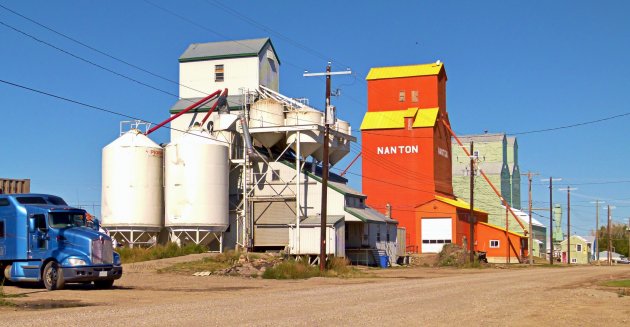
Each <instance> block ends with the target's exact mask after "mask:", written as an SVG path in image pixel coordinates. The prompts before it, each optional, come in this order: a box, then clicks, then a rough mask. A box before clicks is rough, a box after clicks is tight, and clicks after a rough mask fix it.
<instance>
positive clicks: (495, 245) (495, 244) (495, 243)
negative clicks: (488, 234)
mask: <svg viewBox="0 0 630 327" xmlns="http://www.w3.org/2000/svg"><path fill="white" fill-rule="evenodd" d="M500 245H501V242H499V240H490V248H492V249H496V248H498V247H499V246H500Z"/></svg>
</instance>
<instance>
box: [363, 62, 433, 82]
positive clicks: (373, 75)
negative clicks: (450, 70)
mask: <svg viewBox="0 0 630 327" xmlns="http://www.w3.org/2000/svg"><path fill="white" fill-rule="evenodd" d="M443 67H444V64H443V63H435V62H434V63H430V64H421V65H409V66H389V67H374V68H372V69H370V72H369V73H368V75H367V77H366V78H365V79H366V80H368V81H371V80H375V79H386V78H398V77H412V76H431V75H437V74H439V73H440V71H441V70H442V68H443Z"/></svg>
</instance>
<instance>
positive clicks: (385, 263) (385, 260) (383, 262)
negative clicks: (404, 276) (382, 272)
mask: <svg viewBox="0 0 630 327" xmlns="http://www.w3.org/2000/svg"><path fill="white" fill-rule="evenodd" d="M378 266H379V267H381V268H387V267H389V256H386V255H381V256H379V257H378Z"/></svg>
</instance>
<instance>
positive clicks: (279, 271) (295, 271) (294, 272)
mask: <svg viewBox="0 0 630 327" xmlns="http://www.w3.org/2000/svg"><path fill="white" fill-rule="evenodd" d="M317 276H320V272H319V267H316V266H311V265H309V264H308V262H307V261H305V260H300V261H296V260H293V259H291V260H286V261H282V262H281V263H279V264H277V265H275V266H273V267H270V268H267V269H266V270H265V272H264V273H263V275H262V277H263V278H265V279H306V278H311V277H317Z"/></svg>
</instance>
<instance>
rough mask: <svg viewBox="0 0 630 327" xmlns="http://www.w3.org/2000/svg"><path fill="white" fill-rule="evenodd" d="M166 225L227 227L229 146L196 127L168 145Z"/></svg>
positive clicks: (165, 159)
mask: <svg viewBox="0 0 630 327" xmlns="http://www.w3.org/2000/svg"><path fill="white" fill-rule="evenodd" d="M164 163H165V176H164V178H165V189H164V197H165V206H166V217H165V226H166V227H168V228H183V227H204V228H206V229H207V230H212V231H216V232H223V231H225V230H226V229H227V227H228V224H229V221H228V210H229V203H228V194H229V184H228V182H229V178H228V176H229V159H228V147H227V145H226V144H225V143H223V142H219V141H217V140H216V139H214V138H213V137H212V135H211V134H210V133H208V131H207V130H205V129H202V128H201V127H193V128H192V129H190V130H189V131H188V133H186V134H183V135H182V136H181V137H180V138H179V139H178V140H176V141H175V142H173V143H170V144H168V145H167V146H166V148H165V157H164Z"/></svg>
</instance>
